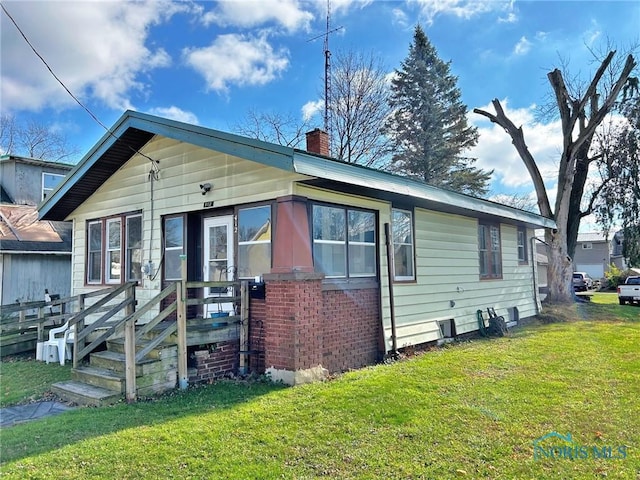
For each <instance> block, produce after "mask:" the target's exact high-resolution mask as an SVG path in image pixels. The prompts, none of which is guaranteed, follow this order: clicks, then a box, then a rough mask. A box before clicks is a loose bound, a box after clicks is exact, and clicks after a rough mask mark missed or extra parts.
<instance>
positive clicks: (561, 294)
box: [544, 229, 573, 303]
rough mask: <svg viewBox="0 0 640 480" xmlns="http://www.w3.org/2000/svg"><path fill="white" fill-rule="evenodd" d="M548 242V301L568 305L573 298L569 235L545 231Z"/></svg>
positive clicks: (560, 231) (557, 231)
mask: <svg viewBox="0 0 640 480" xmlns="http://www.w3.org/2000/svg"><path fill="white" fill-rule="evenodd" d="M544 238H545V242H547V245H548V248H547V256H548V260H549V266H548V268H547V286H548V287H549V293H548V296H547V301H548V302H550V303H566V302H567V301H568V299H571V298H573V280H572V279H573V265H572V263H571V260H570V258H569V255H568V254H567V250H566V245H567V235H566V232H565V231H564V230H563V229H558V230H550V229H547V230H545V234H544Z"/></svg>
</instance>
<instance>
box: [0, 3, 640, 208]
mask: <svg viewBox="0 0 640 480" xmlns="http://www.w3.org/2000/svg"><path fill="white" fill-rule="evenodd" d="M2 3H3V5H4V6H5V8H6V9H7V10H8V12H9V13H10V14H11V15H12V16H13V18H14V19H15V21H16V22H17V23H18V25H19V26H20V27H21V29H22V30H23V32H24V33H25V35H26V36H27V37H28V38H29V40H30V41H31V42H32V43H33V45H34V46H35V48H36V49H37V50H38V52H39V53H40V54H41V55H42V56H43V57H44V58H45V59H46V60H47V62H48V64H49V65H50V67H51V68H52V69H53V71H54V72H55V73H56V74H57V75H58V76H59V77H60V78H61V79H62V80H63V81H64V83H65V84H66V86H67V87H68V88H69V89H70V90H71V91H72V92H73V93H74V94H75V95H76V96H77V97H78V98H80V99H81V101H82V102H83V103H84V104H85V105H86V106H87V107H88V108H89V109H90V110H91V111H92V112H93V113H94V114H95V115H96V116H97V117H98V118H99V119H100V120H101V121H102V122H103V123H104V124H106V125H107V126H111V125H112V124H113V122H114V121H115V120H116V119H117V118H119V117H120V115H122V113H123V111H124V110H125V109H127V108H131V109H134V110H138V111H141V112H147V113H152V114H156V115H161V116H167V117H170V118H174V119H177V120H182V121H187V122H192V123H197V124H199V125H203V126H207V127H211V128H216V129H220V130H224V131H231V130H232V129H233V126H234V125H236V124H237V123H238V122H241V121H242V119H243V118H245V117H246V115H247V112H248V111H249V110H250V109H252V110H254V111H256V112H269V113H276V112H278V113H281V114H291V115H293V116H298V117H301V116H302V115H303V111H305V112H309V110H313V109H312V107H313V106H316V107H317V106H318V100H319V98H320V92H321V91H322V79H323V68H324V54H323V41H322V38H320V39H317V40H314V41H310V39H311V38H313V37H315V36H317V35H321V34H322V33H323V32H324V30H325V25H326V6H327V2H326V0H317V1H297V0H273V1H267V0H262V1H248V0H234V1H232V0H228V1H222V2H213V1H210V2H180V3H177V2H164V1H157V0H154V1H148V2H146V1H140V2H97V1H92V2H72V1H47V2H35V1H24V0H22V1H15V0H3V1H2ZM331 10H332V18H331V22H332V26H333V27H342V29H341V30H340V31H339V32H336V33H333V34H331V37H330V49H331V50H332V51H333V52H336V53H337V52H338V51H345V52H346V51H357V52H363V53H366V54H368V53H373V54H374V55H375V56H376V57H377V58H378V59H379V60H380V62H381V63H382V64H383V65H384V66H385V67H386V68H388V70H389V72H392V71H393V70H394V69H396V68H399V67H400V62H401V61H402V60H403V59H404V58H405V57H406V56H407V54H408V49H409V45H410V43H411V41H412V36H413V30H414V27H415V25H416V24H418V23H420V24H421V25H422V26H423V28H424V30H425V32H426V34H427V35H428V37H429V39H430V40H431V42H432V43H433V45H434V46H435V47H436V49H437V50H438V52H439V55H440V57H441V58H442V59H443V60H446V61H448V60H450V61H451V62H452V64H451V69H452V71H453V73H454V74H455V75H457V76H458V77H459V83H458V85H459V87H460V89H461V91H462V98H463V101H464V102H465V103H466V104H467V106H468V107H469V111H470V112H471V110H473V108H474V107H480V108H488V107H489V104H490V101H491V100H492V99H493V98H498V99H500V100H501V101H502V102H503V105H506V109H507V113H508V115H510V117H511V118H512V119H513V120H514V122H515V123H516V124H522V125H523V127H524V129H525V136H526V138H527V143H528V145H529V146H530V148H531V150H532V152H533V154H534V157H536V158H537V160H538V163H539V164H540V166H541V168H542V170H543V174H544V175H545V178H547V179H548V187H549V190H550V192H551V195H552V196H553V191H554V178H555V174H556V172H555V161H556V159H557V157H558V149H559V145H560V141H561V140H560V132H559V124H558V122H557V121H555V120H554V119H547V120H545V121H536V119H535V116H534V113H535V107H536V105H540V104H544V103H545V102H547V101H548V99H549V97H548V95H549V87H548V82H547V79H546V74H547V72H549V71H550V70H552V69H553V68H555V67H557V66H560V65H561V62H567V63H568V65H569V69H570V70H571V72H573V73H576V74H578V73H579V74H580V75H581V76H582V77H583V78H590V77H589V76H590V74H591V73H592V72H593V71H594V70H595V68H596V65H595V64H594V63H593V62H592V56H591V53H590V52H589V49H595V50H596V51H604V50H605V49H606V47H607V42H612V43H613V44H614V45H615V46H616V47H617V48H618V50H619V51H624V50H625V49H627V48H628V47H629V46H630V45H631V44H632V43H634V42H637V41H638V39H639V33H638V32H639V28H638V25H640V2H638V1H633V2H629V1H606V2H604V1H602V2H601V1H564V2H556V1H528V2H525V1H511V2H502V1H484V0H472V1H465V0H410V1H405V2H400V1H366V0H360V1H358V0H332V1H331ZM0 26H1V29H2V32H1V35H2V37H1V48H2V51H1V71H2V78H1V95H2V96H1V110H2V114H11V115H15V116H16V117H18V118H19V119H24V120H30V119H34V120H36V121H38V122H41V123H43V124H47V125H50V126H51V128H53V129H57V130H59V131H61V132H64V133H65V134H66V135H67V137H68V139H69V141H70V143H71V144H73V145H77V146H78V147H79V148H80V150H81V152H82V154H84V153H85V152H86V151H87V150H88V149H89V148H90V147H91V146H92V145H93V144H94V143H95V142H96V141H97V140H98V139H99V138H100V137H101V136H102V135H103V134H104V133H105V131H104V130H103V128H102V127H101V126H100V125H98V124H97V123H96V122H94V120H92V119H91V117H90V116H89V115H88V114H87V113H86V112H85V111H84V110H82V108H80V107H79V106H78V105H77V104H76V103H75V102H74V101H73V100H72V99H71V97H70V96H69V95H68V94H67V93H66V92H65V91H64V90H63V88H62V87H61V86H60V85H59V84H58V83H57V82H56V81H55V80H54V79H53V77H52V76H51V74H50V73H49V72H48V71H47V69H46V67H45V66H44V65H43V64H42V63H41V61H40V60H39V59H38V58H37V57H36V56H35V55H34V54H33V52H32V51H31V50H30V49H29V47H28V46H27V45H26V43H25V42H24V40H23V39H22V38H21V37H20V36H19V34H18V32H17V30H16V29H15V27H14V26H13V25H12V24H11V23H10V21H9V20H8V18H7V17H6V15H5V14H4V13H2V14H1V24H0ZM313 118H314V120H315V123H317V125H318V126H322V116H321V111H318V112H317V114H316V115H315V116H314V117H313ZM469 118H470V120H471V121H472V122H473V123H474V124H476V125H477V126H478V127H479V128H480V133H481V136H480V142H479V144H478V146H477V147H476V148H475V149H474V150H473V151H472V152H470V154H471V155H473V156H476V157H478V159H479V160H478V165H479V166H481V167H483V168H493V169H495V172H496V173H495V175H494V179H493V183H492V191H493V192H494V193H499V192H506V193H510V192H520V193H524V194H528V193H529V192H531V191H532V190H533V187H532V185H531V183H530V181H529V179H528V176H527V175H526V173H525V172H526V171H525V169H524V168H523V166H522V163H521V161H520V160H519V159H518V157H517V156H516V153H515V149H514V148H513V147H512V146H511V143H510V140H509V138H508V136H507V135H506V134H505V133H504V132H503V131H502V130H501V129H499V128H495V127H494V126H493V125H491V124H490V123H489V122H488V121H486V120H485V119H484V118H482V117H480V116H478V115H475V114H473V113H470V116H469ZM80 156H81V155H80Z"/></svg>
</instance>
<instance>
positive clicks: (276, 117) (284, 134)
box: [232, 110, 311, 148]
mask: <svg viewBox="0 0 640 480" xmlns="http://www.w3.org/2000/svg"><path fill="white" fill-rule="evenodd" d="M232 130H233V131H234V132H236V133H238V134H240V135H244V136H245V137H251V138H256V139H258V140H262V141H264V142H271V143H277V144H278V145H283V146H285V147H292V148H300V147H301V146H303V145H304V143H303V142H304V140H305V138H306V137H305V134H306V132H308V131H309V130H311V126H310V124H309V122H308V121H306V120H298V119H296V118H295V117H294V116H293V115H292V114H291V113H289V114H286V115H284V114H279V113H269V112H256V111H255V110H249V111H248V112H247V114H246V116H245V118H244V119H243V120H242V121H241V122H240V123H237V124H236V125H234V126H232Z"/></svg>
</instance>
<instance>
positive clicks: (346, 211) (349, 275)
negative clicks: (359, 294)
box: [312, 203, 378, 279]
mask: <svg viewBox="0 0 640 480" xmlns="http://www.w3.org/2000/svg"><path fill="white" fill-rule="evenodd" d="M315 206H318V207H325V208H334V209H338V210H342V211H343V212H344V218H345V238H344V240H324V239H316V238H313V245H316V244H325V245H341V246H342V247H343V248H344V253H345V255H344V272H345V273H344V275H327V274H325V278H332V279H343V278H344V279H346V278H375V277H376V276H377V275H378V264H377V259H376V257H375V253H374V260H375V265H374V267H375V271H374V272H373V273H355V274H354V273H351V271H350V270H349V258H350V257H349V246H350V245H364V246H370V247H373V248H374V249H376V248H377V245H378V239H377V237H375V231H374V240H375V241H374V242H361V241H350V240H349V212H362V213H367V214H372V215H373V218H374V221H375V218H376V217H375V212H374V211H372V210H366V209H360V208H350V207H348V206H346V205H328V204H324V203H314V204H313V205H312V212H313V207H315ZM312 216H313V213H312ZM312 225H313V219H312ZM374 229H375V226H374ZM312 230H313V227H312ZM312 236H313V232H312ZM312 248H313V247H312ZM374 252H375V250H374Z"/></svg>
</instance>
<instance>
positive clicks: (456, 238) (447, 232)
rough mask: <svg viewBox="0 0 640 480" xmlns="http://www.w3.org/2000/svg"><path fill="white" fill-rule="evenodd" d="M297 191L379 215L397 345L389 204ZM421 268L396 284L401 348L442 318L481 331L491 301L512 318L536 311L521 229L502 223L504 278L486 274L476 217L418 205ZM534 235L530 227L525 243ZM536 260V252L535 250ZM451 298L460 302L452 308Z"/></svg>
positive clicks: (383, 288) (435, 335)
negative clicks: (514, 312) (387, 239)
mask: <svg viewBox="0 0 640 480" xmlns="http://www.w3.org/2000/svg"><path fill="white" fill-rule="evenodd" d="M295 190H296V191H295V193H297V194H299V195H303V196H305V197H307V198H309V199H312V200H317V201H324V202H331V203H337V204H342V205H348V206H356V207H361V208H369V209H373V210H377V211H378V215H379V225H378V228H379V232H380V241H379V245H378V248H379V252H380V265H379V267H380V271H379V274H380V295H381V305H382V315H383V324H384V326H385V338H386V340H387V348H388V349H391V313H390V307H389V283H388V278H387V259H386V249H385V243H384V224H385V223H387V222H390V218H391V205H390V204H389V203H388V202H383V201H374V200H372V199H370V198H362V197H358V196H354V195H345V194H339V193H335V192H330V191H325V190H321V189H317V188H311V187H307V186H303V185H297V186H296V189H295ZM414 217H415V220H414V222H415V230H416V233H415V238H416V274H417V278H416V281H415V282H412V283H394V286H393V289H394V297H395V298H394V306H395V318H396V333H397V345H398V347H404V346H409V345H416V344H419V343H424V342H430V341H435V340H438V339H439V338H440V330H439V325H438V321H440V320H447V319H452V318H453V319H454V321H455V326H456V333H458V334H462V333H467V332H471V331H474V330H477V329H478V322H477V317H476V311H477V310H478V309H482V310H483V311H484V313H485V315H486V308H487V307H489V306H493V307H495V308H496V311H497V312H498V314H499V315H503V316H504V317H505V320H507V321H509V320H510V317H509V314H508V309H509V308H513V307H517V308H518V311H519V316H520V318H523V317H527V316H531V315H534V314H535V313H536V310H535V308H536V305H535V299H534V296H533V266H532V265H531V261H529V262H528V263H527V264H524V265H520V264H519V263H518V249H517V228H516V227H514V226H510V225H504V224H503V225H501V227H500V235H501V245H502V270H503V278H502V279H500V280H482V281H481V280H480V265H479V251H478V220H477V219H475V218H469V217H463V216H459V215H451V214H445V213H439V212H434V211H430V210H424V209H420V208H416V209H415V211H414ZM532 235H533V232H532V231H531V230H528V231H527V246H529V245H530V242H529V240H528V239H529V238H530V237H531V236H532ZM529 258H531V252H529ZM451 301H453V302H454V303H455V306H453V307H452V306H451V303H450V302H451Z"/></svg>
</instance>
